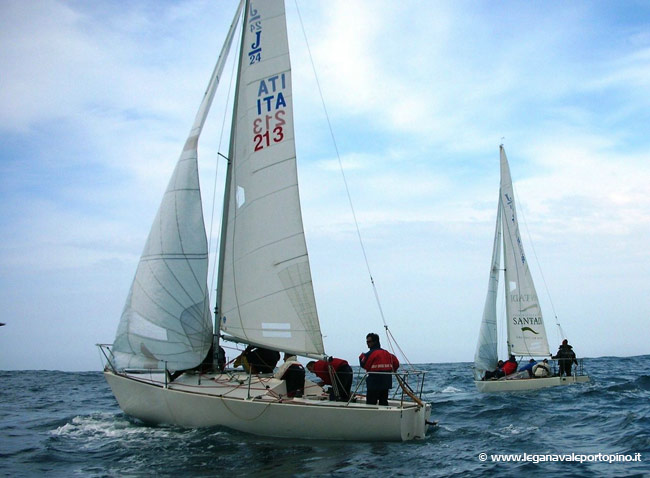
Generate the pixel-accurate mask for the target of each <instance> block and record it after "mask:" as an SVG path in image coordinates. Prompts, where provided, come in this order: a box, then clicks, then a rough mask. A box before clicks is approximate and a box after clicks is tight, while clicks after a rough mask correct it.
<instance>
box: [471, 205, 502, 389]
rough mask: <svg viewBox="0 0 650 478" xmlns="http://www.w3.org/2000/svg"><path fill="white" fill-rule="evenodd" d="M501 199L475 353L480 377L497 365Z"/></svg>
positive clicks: (478, 376) (475, 361) (475, 365)
mask: <svg viewBox="0 0 650 478" xmlns="http://www.w3.org/2000/svg"><path fill="white" fill-rule="evenodd" d="M501 238H502V234H501V200H499V205H498V206H497V221H496V227H495V230H494V244H493V246H492V261H491V263H490V280H489V282H488V292H487V297H486V298H485V307H484V308H483V320H482V321H481V330H480V332H479V336H478V344H477V345H476V353H475V354H474V371H475V373H476V375H477V378H478V379H480V378H482V377H483V376H484V375H485V372H486V371H488V370H495V369H496V367H497V360H498V351H497V292H498V290H499V266H500V263H501Z"/></svg>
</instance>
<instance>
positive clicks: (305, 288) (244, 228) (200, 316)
mask: <svg viewBox="0 0 650 478" xmlns="http://www.w3.org/2000/svg"><path fill="white" fill-rule="evenodd" d="M238 24H239V28H240V31H241V45H240V49H239V58H238V65H239V68H238V73H237V79H236V91H235V99H234V108H233V109H234V111H233V120H232V128H231V138H230V148H229V154H228V169H227V175H226V179H225V193H224V207H223V219H222V226H221V227H222V229H221V236H220V237H221V239H220V250H219V266H218V279H217V299H216V303H217V307H216V309H215V319H214V322H215V324H214V328H213V325H212V316H211V307H210V301H209V294H208V286H207V275H208V256H209V254H208V242H207V238H206V231H205V226H204V218H203V212H202V205H201V193H200V188H199V175H198V165H197V163H198V161H197V158H198V152H197V148H198V140H199V136H200V134H201V131H202V128H203V124H204V122H205V119H206V117H207V114H208V111H209V108H210V104H211V102H212V99H213V97H214V94H215V90H216V88H217V85H218V83H219V78H220V77H221V72H222V70H223V66H224V63H225V61H226V57H227V55H228V51H229V50H230V47H231V45H232V43H233V37H234V36H235V33H236V31H237V29H238ZM292 104H293V96H292V79H291V65H290V60H289V47H288V40H287V27H286V19H285V7H284V1H283V0H246V1H243V0H242V2H240V4H239V7H238V9H237V12H236V14H235V18H234V20H233V22H232V24H231V26H230V29H229V31H228V35H227V37H226V41H225V43H224V46H223V49H222V51H221V54H220V56H219V58H218V61H217V64H216V66H215V69H214V72H213V74H212V77H211V79H210V82H209V84H208V88H207V90H206V93H205V95H204V98H203V101H202V103H201V105H200V107H199V110H198V113H197V116H196V119H195V121H194V124H193V126H192V128H191V130H190V133H189V136H188V138H187V141H186V142H185V145H184V147H183V150H182V153H181V155H180V158H179V160H178V163H177V165H176V168H175V170H174V172H173V174H172V177H171V179H170V181H169V185H168V187H167V190H166V192H165V194H164V197H163V199H162V202H161V205H160V208H159V210H158V213H157V215H156V217H155V220H154V222H153V225H152V227H151V232H150V233H149V236H148V238H147V241H146V244H145V247H144V251H143V253H142V256H141V258H140V262H139V264H138V267H137V271H136V274H135V278H134V280H133V284H132V286H131V289H130V291H129V294H128V297H127V300H126V304H125V306H124V310H123V313H122V316H121V319H120V322H119V326H118V330H117V334H116V337H115V341H114V343H113V344H112V345H110V346H109V345H100V347H101V349H102V351H103V352H104V356H105V358H106V361H107V363H106V366H105V368H104V375H105V378H106V380H107V382H108V384H109V386H110V388H111V390H112V392H113V394H114V395H115V397H116V399H117V402H118V404H119V406H120V408H121V409H122V410H123V411H124V412H125V413H126V414H128V415H130V416H133V417H136V418H138V419H140V420H142V421H144V422H146V423H152V424H172V425H178V426H183V427H212V426H224V427H228V428H231V429H234V430H239V431H242V432H247V433H251V434H256V435H263V436H274V437H291V438H307V439H329V440H355V441H359V440H365V441H375V440H381V441H406V440H412V439H416V438H423V437H424V436H425V433H426V426H427V425H426V422H427V419H428V418H429V415H430V413H431V405H430V404H428V403H425V402H423V401H422V400H421V399H420V397H419V396H417V395H416V394H414V393H413V389H412V388H409V387H408V385H406V386H405V387H404V388H403V392H404V393H402V394H401V396H400V395H398V394H395V395H394V396H393V399H391V400H390V401H389V403H388V405H383V406H382V405H368V404H366V403H365V400H364V399H363V396H361V395H359V394H354V396H353V398H351V399H350V400H349V401H347V402H338V401H330V400H328V397H327V394H326V393H325V392H324V391H323V389H322V387H321V386H319V385H317V384H315V383H313V382H311V381H310V380H308V379H306V380H305V387H304V393H303V395H302V397H298V396H291V394H289V393H287V386H286V383H285V381H284V380H281V379H279V378H275V377H274V376H273V375H272V374H255V373H254V372H253V373H247V372H243V371H241V370H238V369H225V370H221V369H219V368H217V367H214V366H212V364H217V359H218V357H217V356H218V354H219V352H218V351H219V341H220V340H229V341H232V342H236V343H240V344H246V345H250V346H255V347H263V348H266V349H270V350H274V351H282V352H285V353H290V354H295V355H298V356H302V357H310V358H317V359H323V358H326V357H327V354H326V353H325V350H324V345H323V340H322V335H321V330H320V322H319V318H318V313H317V309H316V301H315V296H314V290H313V286H312V275H311V270H310V264H309V257H308V254H307V247H306V241H305V235H304V230H303V223H302V214H301V208H300V198H299V194H298V177H297V169H296V167H297V166H296V151H295V142H294V128H293V106H292ZM206 364H207V366H208V370H207V371H206V370H205V367H206ZM172 372H173V373H172ZM407 379H408V377H407V376H405V375H404V374H402V375H401V378H399V379H398V382H399V383H400V384H404V383H405V382H406V380H407ZM421 389H422V387H420V392H421Z"/></svg>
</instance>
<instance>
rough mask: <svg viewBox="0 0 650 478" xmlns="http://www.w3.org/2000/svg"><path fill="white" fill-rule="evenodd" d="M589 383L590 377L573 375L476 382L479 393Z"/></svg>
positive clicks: (520, 390)
mask: <svg viewBox="0 0 650 478" xmlns="http://www.w3.org/2000/svg"><path fill="white" fill-rule="evenodd" d="M587 382H589V376H588V375H572V376H570V377H547V378H518V379H500V380H485V381H480V380H475V381H474V383H475V384H476V388H478V391H479V392H483V393H491V392H522V391H525V390H537V389H540V388H548V387H558V386H560V385H572V384H574V383H587Z"/></svg>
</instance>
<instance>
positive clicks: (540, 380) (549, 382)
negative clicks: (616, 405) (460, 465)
mask: <svg viewBox="0 0 650 478" xmlns="http://www.w3.org/2000/svg"><path fill="white" fill-rule="evenodd" d="M499 151H500V164H501V185H500V188H499V203H498V206H497V219H496V227H495V232H494V243H493V246H492V262H491V264H490V279H489V283H488V292H487V297H486V299H485V307H484V309H483V319H482V321H481V328H480V332H479V339H478V344H477V346H476V353H475V355H474V375H475V377H474V378H475V380H474V383H475V384H476V387H477V388H478V390H479V391H480V392H512V391H520V390H534V389H538V388H546V387H555V386H558V385H569V384H573V383H584V382H588V381H589V376H588V375H583V374H582V370H583V369H582V366H580V367H575V368H574V373H573V374H572V375H569V376H566V375H564V376H559V375H555V376H547V377H535V378H533V377H530V375H529V374H528V372H526V371H524V372H518V373H515V374H512V375H508V376H505V377H501V378H499V379H491V380H484V377H485V373H486V372H487V371H493V370H495V369H496V368H497V361H498V340H497V296H498V291H499V276H500V272H501V271H502V269H501V268H500V267H501V246H502V244H503V276H504V292H505V303H506V330H507V352H508V356H511V355H514V356H515V357H520V360H521V358H524V357H526V358H538V359H540V360H541V359H542V358H547V359H549V358H550V357H551V353H550V350H549V344H548V338H547V335H546V327H545V325H544V319H543V316H542V310H541V307H540V304H539V300H538V297H537V292H536V291H535V284H534V283H533V278H532V276H531V274H530V270H529V268H528V261H527V259H526V254H525V253H524V246H523V243H522V240H521V236H520V234H519V223H518V221H517V211H516V208H515V200H514V191H513V187H512V178H511V176H510V166H509V165H508V158H507V157H506V152H505V149H504V148H503V145H501V146H499ZM558 325H559V324H558ZM506 358H507V357H506ZM551 363H552V362H551ZM548 367H549V372H551V373H550V374H549V375H552V372H553V371H552V370H551V367H552V365H549V366H548Z"/></svg>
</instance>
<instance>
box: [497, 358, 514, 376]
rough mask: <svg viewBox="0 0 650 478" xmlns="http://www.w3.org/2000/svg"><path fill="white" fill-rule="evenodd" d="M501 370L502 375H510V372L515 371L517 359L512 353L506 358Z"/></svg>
mask: <svg viewBox="0 0 650 478" xmlns="http://www.w3.org/2000/svg"><path fill="white" fill-rule="evenodd" d="M501 370H503V374H504V375H510V374H511V373H515V372H516V371H517V359H516V358H515V356H514V355H511V356H510V358H509V359H508V360H506V363H504V364H503V368H502V369H501Z"/></svg>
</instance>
